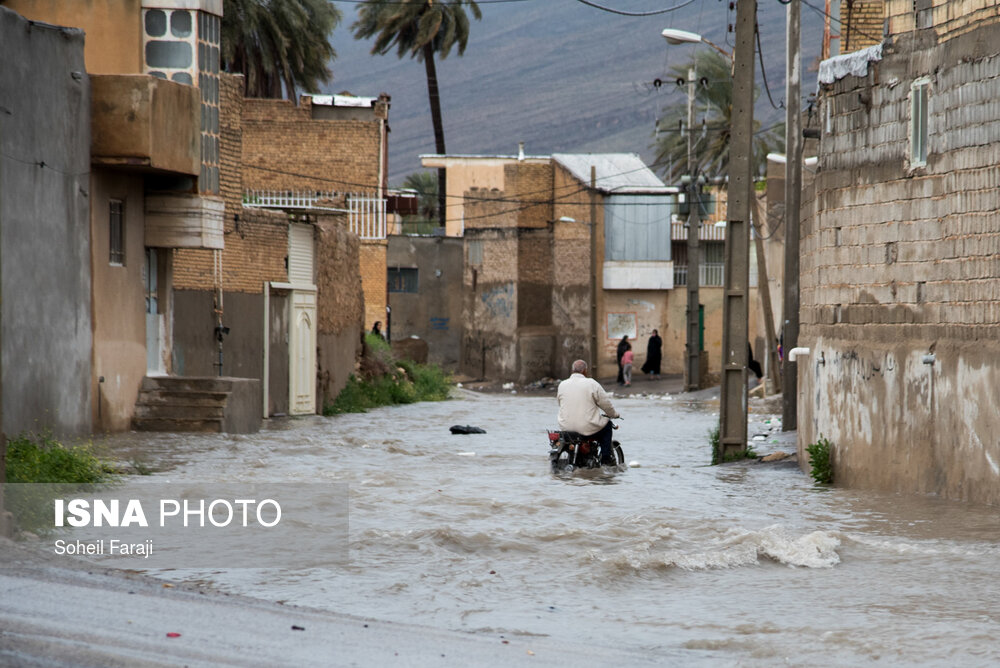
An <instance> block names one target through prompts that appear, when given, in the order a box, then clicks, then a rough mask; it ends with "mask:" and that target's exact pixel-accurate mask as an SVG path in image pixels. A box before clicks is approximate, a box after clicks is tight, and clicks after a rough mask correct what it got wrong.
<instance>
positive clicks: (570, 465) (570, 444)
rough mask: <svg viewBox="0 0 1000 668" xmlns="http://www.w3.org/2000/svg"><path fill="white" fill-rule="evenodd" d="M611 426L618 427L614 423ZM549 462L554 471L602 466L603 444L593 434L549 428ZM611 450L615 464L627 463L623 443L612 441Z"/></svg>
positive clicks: (622, 464)
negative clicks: (587, 434) (585, 434)
mask: <svg viewBox="0 0 1000 668" xmlns="http://www.w3.org/2000/svg"><path fill="white" fill-rule="evenodd" d="M611 427H612V428H614V429H618V425H616V424H614V423H612V424H611ZM548 433H549V462H550V463H551V464H552V471H553V473H554V472H557V471H566V472H569V471H573V470H574V469H598V468H601V466H602V465H601V445H600V443H599V442H598V441H597V439H596V438H594V437H592V436H583V435H582V434H578V433H576V432H575V431H553V430H549V432H548ZM611 450H612V453H613V454H614V457H615V464H614V465H615V466H624V465H625V454H624V453H623V452H622V446H621V444H620V443H619V442H618V441H616V440H612V441H611Z"/></svg>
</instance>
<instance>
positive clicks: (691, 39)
mask: <svg viewBox="0 0 1000 668" xmlns="http://www.w3.org/2000/svg"><path fill="white" fill-rule="evenodd" d="M660 34H661V35H663V38H664V39H666V40H667V42H668V43H670V44H674V45H677V44H707V45H708V46H710V47H712V48H713V49H715V50H716V51H718V52H719V53H721V54H722V55H724V56H725V57H726V60H728V61H729V62H732V61H733V54H731V53H729V52H728V51H726V50H725V49H723V48H722V47H721V46H719V45H718V44H713V43H712V42H710V41H708V40H707V39H705V38H704V37H702V36H701V35H699V34H698V33H696V32H688V31H687V30H676V29H674V28H667V29H665V30H664V31H663V32H661V33H660Z"/></svg>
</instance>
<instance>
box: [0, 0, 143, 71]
mask: <svg viewBox="0 0 1000 668" xmlns="http://www.w3.org/2000/svg"><path fill="white" fill-rule="evenodd" d="M4 5H5V6H6V7H8V8H10V9H12V10H14V11H15V12H18V13H19V14H21V15H22V16H24V17H25V18H29V19H32V20H35V21H44V22H45V23H52V24H55V25H61V26H69V27H73V28H80V29H81V30H83V31H84V32H85V33H86V36H87V38H86V43H85V44H84V56H85V58H86V63H87V65H86V69H87V72H89V73H90V74H126V73H130V74H139V73H141V72H142V71H143V57H142V3H141V2H139V1H138V0H72V2H67V1H66V0H5V2H4ZM81 69H82V68H81Z"/></svg>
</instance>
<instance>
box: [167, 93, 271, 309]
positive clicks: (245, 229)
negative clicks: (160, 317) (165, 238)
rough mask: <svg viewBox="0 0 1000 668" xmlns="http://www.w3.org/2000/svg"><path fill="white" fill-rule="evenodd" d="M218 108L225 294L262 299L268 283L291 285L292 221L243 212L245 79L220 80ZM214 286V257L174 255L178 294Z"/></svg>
mask: <svg viewBox="0 0 1000 668" xmlns="http://www.w3.org/2000/svg"><path fill="white" fill-rule="evenodd" d="M219 102H220V113H219V131H220V144H219V161H220V168H219V185H220V195H221V196H222V197H223V199H224V200H225V204H226V209H225V223H224V229H225V249H224V250H223V251H222V278H223V283H222V286H223V290H225V291H226V292H246V293H255V294H260V293H261V292H262V290H263V284H264V281H281V282H283V281H287V280H288V272H287V270H286V268H285V257H286V256H287V255H288V217H287V216H286V215H285V214H284V213H281V212H274V211H266V210H262V209H244V208H243V206H242V197H243V195H242V190H243V188H242V183H243V177H242V171H241V164H240V161H241V155H242V141H243V130H242V128H243V121H242V114H243V77H242V76H239V75H230V74H222V75H221V79H220V88H219ZM237 216H238V217H239V218H238V220H237ZM214 285H215V272H214V251H210V250H193V249H178V250H176V251H174V288H175V289H177V290H212V289H213V286H214Z"/></svg>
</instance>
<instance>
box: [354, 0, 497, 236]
mask: <svg viewBox="0 0 1000 668" xmlns="http://www.w3.org/2000/svg"><path fill="white" fill-rule="evenodd" d="M466 10H468V11H469V12H471V13H472V15H473V16H474V17H475V19H476V20H477V21H478V20H480V19H481V18H482V13H481V12H480V11H479V5H477V4H476V3H475V2H474V0H365V1H364V3H363V4H362V5H361V6H360V8H359V9H358V19H357V21H355V22H354V25H353V26H351V29H352V30H353V31H354V38H355V39H368V38H370V37H375V44H374V45H373V46H372V49H371V53H372V54H378V55H385V54H386V53H388V52H389V51H391V50H392V48H393V47H395V48H396V55H397V56H398V57H399V58H402V57H403V56H405V55H409V56H410V57H411V58H416V59H417V60H422V61H423V62H424V71H425V74H426V76H427V97H428V99H429V100H430V107H431V122H432V123H433V125H434V150H435V151H436V152H437V153H438V154H439V155H444V154H445V145H444V124H443V123H442V121H441V96H440V93H439V92H438V81H437V67H436V66H435V64H434V54H435V53H437V54H440V56H441V58H446V57H447V56H448V54H449V53H450V52H451V49H452V48H453V47H457V48H458V55H460V56H461V55H462V54H463V53H465V46H466V44H467V43H468V41H469V17H468V16H467V15H466ZM445 185H446V184H445V170H444V169H439V170H438V220H439V222H440V224H441V225H444V223H445V211H446V208H445V198H446V194H447V190H446V188H445Z"/></svg>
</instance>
